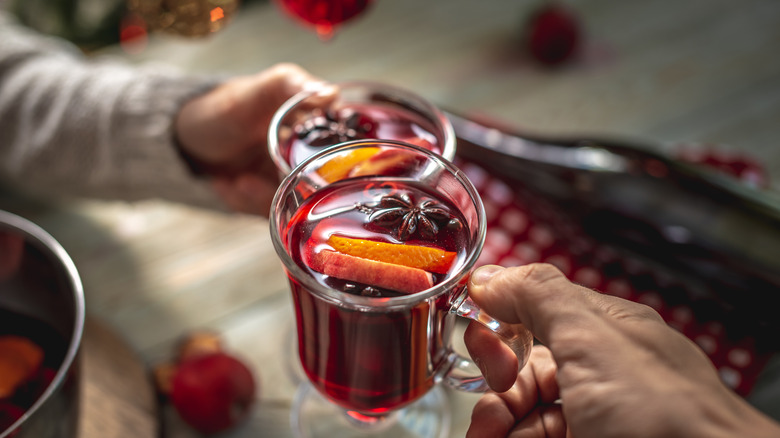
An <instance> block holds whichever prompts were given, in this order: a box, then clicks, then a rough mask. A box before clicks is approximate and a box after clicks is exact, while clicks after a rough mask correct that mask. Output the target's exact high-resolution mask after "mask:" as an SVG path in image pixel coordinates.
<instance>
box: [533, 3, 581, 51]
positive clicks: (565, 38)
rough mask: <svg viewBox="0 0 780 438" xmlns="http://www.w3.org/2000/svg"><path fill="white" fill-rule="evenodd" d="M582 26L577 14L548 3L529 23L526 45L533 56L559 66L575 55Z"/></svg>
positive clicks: (564, 7) (563, 7)
mask: <svg viewBox="0 0 780 438" xmlns="http://www.w3.org/2000/svg"><path fill="white" fill-rule="evenodd" d="M580 32H581V31H580V26H579V24H578V21H577V18H576V17H575V15H574V13H573V12H572V10H571V9H569V8H568V7H566V6H564V5H561V4H558V3H546V4H545V5H544V6H542V7H541V8H540V9H538V10H537V11H536V12H535V13H534V14H533V15H532V16H531V18H530V20H529V22H528V33H527V44H528V50H529V51H530V53H531V55H532V56H533V57H534V58H535V59H536V60H537V61H539V62H541V63H543V64H546V65H557V64H560V63H562V62H564V61H566V60H567V59H569V58H571V56H572V55H573V54H574V53H575V52H576V50H577V48H578V47H579V44H580V39H581V33H580Z"/></svg>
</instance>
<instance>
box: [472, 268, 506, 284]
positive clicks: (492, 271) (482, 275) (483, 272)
mask: <svg viewBox="0 0 780 438" xmlns="http://www.w3.org/2000/svg"><path fill="white" fill-rule="evenodd" d="M503 269H504V268H502V267H501V266H497V265H487V266H482V267H480V268H477V270H476V271H474V273H473V274H471V283H472V284H473V285H474V286H482V285H483V284H486V283H487V282H488V281H490V279H491V278H493V276H495V275H496V274H497V273H498V272H499V271H502V270H503Z"/></svg>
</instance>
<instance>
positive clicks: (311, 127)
mask: <svg viewBox="0 0 780 438" xmlns="http://www.w3.org/2000/svg"><path fill="white" fill-rule="evenodd" d="M364 139H384V140H396V141H402V142H405V143H411V144H415V145H417V146H420V147H423V148H425V149H428V150H431V151H433V152H434V153H436V154H438V155H441V156H442V157H444V158H446V159H448V160H452V159H453V158H454V156H455V141H454V136H453V133H452V126H451V125H450V123H449V120H447V118H446V117H445V116H444V114H443V113H442V112H441V111H439V109H438V108H436V107H435V106H434V105H432V104H431V103H429V102H427V101H426V100H425V99H423V98H422V97H420V96H418V95H416V94H414V93H412V92H410V91H407V90H403V89H400V88H397V87H393V86H390V85H386V84H380V83H371V82H345V83H337V84H332V85H328V86H324V87H323V88H321V89H318V90H316V91H305V92H302V93H299V94H297V95H295V96H293V97H292V98H291V99H290V100H288V101H287V102H285V104H283V105H282V106H281V107H280V108H279V110H278V111H277V112H276V114H275V115H274V117H273V119H272V120H271V125H270V128H269V133H268V148H269V154H270V155H271V158H272V159H273V160H274V163H275V164H276V167H277V168H278V169H279V173H280V176H282V177H284V176H286V175H287V174H289V173H290V170H291V169H292V168H294V167H295V166H297V165H298V164H300V163H301V162H303V161H304V160H306V159H307V158H308V157H310V156H312V155H314V154H315V153H317V152H319V151H321V150H323V149H326V148H328V147H331V146H334V145H337V144H340V143H344V142H348V141H355V140H364Z"/></svg>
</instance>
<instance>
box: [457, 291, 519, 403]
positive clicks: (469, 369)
mask: <svg viewBox="0 0 780 438" xmlns="http://www.w3.org/2000/svg"><path fill="white" fill-rule="evenodd" d="M451 312H452V313H455V314H456V315H458V316H461V317H463V318H468V319H472V320H474V321H477V322H479V323H481V324H482V325H484V326H485V327H487V328H489V329H490V330H491V331H492V332H493V333H495V334H497V335H498V337H499V338H500V339H501V341H502V342H504V343H505V344H506V345H507V346H508V347H509V348H510V349H511V350H512V351H513V352H514V353H515V355H516V356H517V360H518V363H519V365H520V366H519V368H518V369H521V368H523V367H524V366H525V364H526V363H527V362H528V357H529V356H530V355H531V348H532V346H533V335H532V334H531V332H529V331H528V329H526V328H525V326H524V325H522V324H508V323H505V322H501V321H498V320H496V319H494V318H493V317H491V316H490V315H488V314H487V313H485V312H484V311H483V310H482V309H480V308H479V306H477V304H476V303H474V301H472V300H471V298H470V297H469V296H468V293H466V292H464V293H463V294H461V296H460V297H458V298H457V299H456V300H455V302H454V303H453V305H452V308H451ZM453 355H454V357H453V360H452V367H451V368H450V369H449V371H448V372H447V374H446V376H445V381H446V382H447V384H448V385H449V386H451V387H453V388H455V389H458V390H462V391H466V392H484V391H486V390H487V389H488V385H487V382H486V381H485V378H484V377H483V376H482V375H481V374H479V371H478V367H477V365H476V364H475V363H474V361H473V360H472V359H470V358H468V357H464V356H461V355H459V354H457V353H453ZM475 370H476V372H475Z"/></svg>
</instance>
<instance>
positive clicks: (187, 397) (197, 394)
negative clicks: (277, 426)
mask: <svg viewBox="0 0 780 438" xmlns="http://www.w3.org/2000/svg"><path fill="white" fill-rule="evenodd" d="M255 390H256V387H255V380H254V377H253V376H252V373H251V371H250V370H249V369H248V368H247V367H246V365H244V364H243V363H242V362H241V361H240V360H238V359H236V358H235V357H233V356H230V355H228V354H226V353H224V352H214V353H209V354H203V355H196V356H194V357H190V358H187V359H185V360H183V361H181V362H180V363H179V364H178V366H177V368H176V370H175V372H174V375H173V381H172V382H171V393H170V400H171V403H172V404H173V406H174V407H175V408H176V411H177V412H178V413H179V415H180V416H181V418H182V419H183V420H184V421H186V422H187V423H188V424H189V425H191V426H192V427H193V428H195V429H197V430H198V431H200V432H202V433H206V434H211V433H216V432H220V431H224V430H227V429H229V428H231V427H233V426H235V425H236V424H237V423H238V422H240V421H241V420H243V419H244V418H245V417H246V416H247V415H248V414H249V410H250V408H251V406H252V404H253V403H254V400H255Z"/></svg>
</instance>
